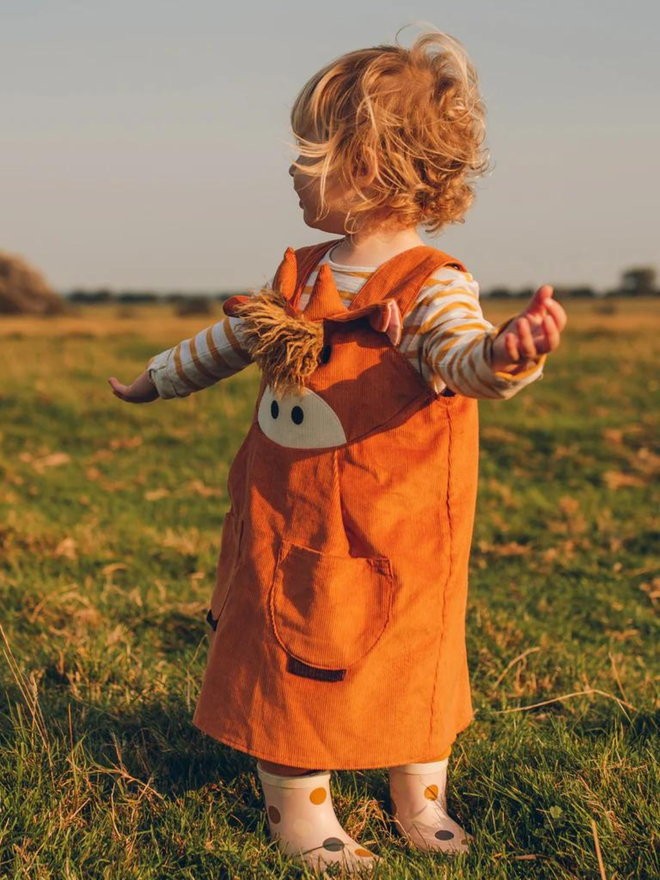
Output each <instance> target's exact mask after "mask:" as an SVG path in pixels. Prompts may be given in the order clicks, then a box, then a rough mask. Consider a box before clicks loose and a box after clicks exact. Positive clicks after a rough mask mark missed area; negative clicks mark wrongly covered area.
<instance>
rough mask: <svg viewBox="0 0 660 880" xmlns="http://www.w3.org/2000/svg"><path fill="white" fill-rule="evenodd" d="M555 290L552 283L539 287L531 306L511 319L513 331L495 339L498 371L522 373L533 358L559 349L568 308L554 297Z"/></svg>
mask: <svg viewBox="0 0 660 880" xmlns="http://www.w3.org/2000/svg"><path fill="white" fill-rule="evenodd" d="M552 293H553V290H552V287H550V285H549V284H544V285H543V287H539V289H538V290H537V291H536V293H535V294H534V296H533V297H532V298H531V300H530V301H529V305H528V306H527V308H526V309H525V310H524V311H522V312H520V314H519V315H517V316H516V317H515V318H512V319H511V321H510V322H509V323H510V324H512V325H513V331H506V332H500V334H499V335H498V336H497V337H496V338H495V340H494V342H493V362H492V367H493V369H494V370H497V371H498V372H503V373H515V372H516V371H517V372H520V371H521V370H524V369H528V368H529V366H530V364H528V363H526V362H527V361H533V360H535V359H536V358H538V357H539V356H540V355H542V354H547V353H548V352H550V351H554V349H555V348H557V346H558V345H559V342H560V339H561V331H562V330H563V329H564V327H565V326H566V321H567V316H566V312H565V311H564V309H563V308H562V307H561V306H560V305H559V303H558V302H557V301H556V300H554V299H553V298H552ZM514 321H515V324H513V322H514Z"/></svg>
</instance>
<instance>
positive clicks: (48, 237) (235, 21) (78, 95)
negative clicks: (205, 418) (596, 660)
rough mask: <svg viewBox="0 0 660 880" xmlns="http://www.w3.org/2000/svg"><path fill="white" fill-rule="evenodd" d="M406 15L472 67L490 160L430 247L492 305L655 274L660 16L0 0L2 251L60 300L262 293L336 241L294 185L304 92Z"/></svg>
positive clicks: (606, 6) (563, 9) (514, 1)
mask: <svg viewBox="0 0 660 880" xmlns="http://www.w3.org/2000/svg"><path fill="white" fill-rule="evenodd" d="M223 8H224V9H228V10H229V11H223ZM415 20H417V21H426V22H429V23H430V24H432V25H434V26H435V27H438V28H441V29H443V30H446V31H448V32H449V33H451V34H453V35H454V36H456V37H458V39H460V40H461V41H462V42H463V43H464V44H465V45H466V47H467V49H468V51H469V52H470V54H471V55H472V58H473V60H474V61H475V63H476V65H477V67H478V70H479V73H480V77H481V83H482V90H483V93H484V97H485V100H486V103H487V107H488V121H489V134H488V142H489V145H490V148H491V151H492V155H493V159H494V171H493V173H492V175H491V176H490V177H489V178H488V179H487V180H485V181H483V182H482V183H481V184H480V186H479V193H478V200H477V204H476V206H475V207H474V208H473V209H472V211H471V212H470V213H469V214H468V216H467V220H466V223H465V224H464V225H462V226H456V227H451V228H450V230H449V231H448V232H447V233H446V234H443V235H442V236H440V237H439V238H434V239H433V240H430V241H431V243H433V244H435V245H436V246H438V247H442V248H443V249H445V250H448V251H450V252H452V253H454V254H455V255H456V256H458V257H460V258H461V259H463V261H464V262H465V263H466V264H467V265H468V266H469V268H470V270H471V271H472V273H473V274H474V275H475V277H477V279H479V280H480V281H481V283H482V286H483V287H484V288H487V287H491V286H493V285H496V284H507V285H511V286H521V285H532V284H537V283H541V282H545V281H548V282H555V283H593V284H595V285H596V286H598V287H605V288H607V287H609V286H612V285H614V284H615V282H616V280H617V277H618V273H619V271H620V269H622V268H624V267H627V266H630V265H635V264H654V265H658V266H660V235H659V232H660V223H659V218H660V172H659V171H658V156H660V118H659V108H660V62H659V60H658V45H659V37H658V34H659V32H660V4H658V3H657V0H629V2H627V3H622V2H620V0H616V2H613V0H572V2H571V0H554V2H548V0H544V2H537V0H498V2H493V0H490V2H488V0H461V2H460V3H458V2H454V3H446V4H442V3H431V2H426V0H410V2H406V3H388V2H385V0H378V2H376V0H364V2H356V0H353V2H345V0H336V2H333V3H329V4H321V3H309V2H294V3H291V2H289V3H287V2H286V0H283V2H282V4H275V5H273V4H266V3H264V2H263V0H256V2H252V3H241V2H237V3H233V4H229V3H220V2H218V0H214V2H208V0H187V2H185V3H184V2H182V0H179V2H171V0H130V2H128V0H113V2H107V0H104V2H97V0H86V2H83V0H77V2H73V0H48V2H46V0H42V2H36V0H3V2H2V4H1V5H0V101H1V104H2V127H1V129H0V250H8V251H11V252H16V253H21V254H23V255H24V256H25V257H27V258H28V259H29V260H30V261H32V262H33V263H34V264H35V265H37V266H38V267H39V268H41V269H42V270H43V271H44V272H45V273H46V275H47V277H48V278H49V279H50V280H51V282H52V283H53V284H54V285H55V286H56V287H58V288H59V289H62V290H64V289H68V288H71V287H72V286H75V285H82V286H87V287H93V286H100V285H111V286H113V287H131V288H136V287H147V288H151V289H159V290H173V289H187V290H217V289H228V288H239V287H242V286H255V285H258V284H260V283H261V282H262V281H263V280H264V279H265V278H266V277H268V276H269V275H271V274H272V272H273V271H274V268H275V267H276V264H277V261H278V260H279V258H280V257H281V254H282V253H283V251H284V249H285V248H286V247H287V246H288V245H293V246H294V247H300V246H302V245H305V244H310V243H312V242H315V241H320V240H322V239H323V238H326V237H327V236H325V235H324V234H321V233H318V232H315V231H314V230H310V229H308V228H307V227H306V226H305V225H304V224H303V222H302V219H301V214H300V209H299V207H298V202H297V199H296V198H295V196H294V194H293V191H292V189H291V182H290V178H289V177H288V174H287V168H288V165H289V162H290V155H291V154H290V151H289V150H288V148H287V147H286V145H285V142H286V141H287V139H288V138H289V130H288V113H289V108H290V106H291V103H292V101H293V99H294V97H295V95H296V93H297V91H298V90H299V88H300V87H301V86H302V84H303V83H304V82H305V80H306V79H307V78H308V77H309V76H310V75H311V74H312V73H314V72H315V70H317V69H318V68H319V67H320V66H321V65H323V64H325V63H326V62H328V61H329V60H331V59H332V58H334V57H336V56H338V55H340V54H342V53H343V52H346V51H349V50H352V49H356V48H361V47H364V46H370V45H375V44H378V43H383V42H392V41H393V40H394V36H395V33H396V31H397V29H398V28H399V27H401V26H402V25H404V24H406V23H408V22H413V21H415ZM413 34H414V29H409V30H408V31H406V32H404V34H403V35H402V36H401V37H400V39H401V40H402V41H403V42H409V41H410V40H411V39H412V36H413Z"/></svg>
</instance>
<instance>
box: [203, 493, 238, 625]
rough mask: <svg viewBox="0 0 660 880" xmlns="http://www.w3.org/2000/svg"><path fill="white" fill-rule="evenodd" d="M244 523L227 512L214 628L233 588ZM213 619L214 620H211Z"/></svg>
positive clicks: (214, 599) (213, 603)
mask: <svg viewBox="0 0 660 880" xmlns="http://www.w3.org/2000/svg"><path fill="white" fill-rule="evenodd" d="M241 532H242V524H241V523H240V522H239V520H238V517H237V516H236V514H235V513H234V512H233V511H232V510H230V511H229V512H228V513H227V514H225V519H224V522H223V525H222V540H221V542H220V555H219V557H218V566H217V569H216V576H215V589H214V590H213V595H212V597H211V610H210V612H209V618H208V619H209V622H210V623H211V626H212V627H213V629H215V625H216V624H217V622H218V619H219V617H220V615H221V614H222V612H223V610H224V607H225V605H226V604H227V599H228V597H229V593H230V590H231V583H232V580H233V578H234V573H235V572H236V567H237V565H238V559H239V554H240V549H241ZM211 621H212V622H211Z"/></svg>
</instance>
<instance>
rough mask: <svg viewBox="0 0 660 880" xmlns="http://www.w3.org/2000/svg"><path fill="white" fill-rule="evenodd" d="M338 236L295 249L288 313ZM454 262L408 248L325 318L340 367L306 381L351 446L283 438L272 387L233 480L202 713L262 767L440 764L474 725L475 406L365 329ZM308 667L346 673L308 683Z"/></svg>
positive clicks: (286, 277) (287, 279)
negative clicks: (469, 635)
mask: <svg viewBox="0 0 660 880" xmlns="http://www.w3.org/2000/svg"><path fill="white" fill-rule="evenodd" d="M335 241H336V239H335V240H333V241H330V242H324V243H323V244H321V245H316V246H312V247H311V248H302V249H300V250H299V251H296V252H295V254H294V253H293V251H291V249H289V250H288V251H287V254H286V255H285V259H284V260H283V262H282V264H281V266H280V269H279V270H278V275H277V276H276V282H277V283H282V285H284V286H285V287H287V288H288V290H289V298H290V302H291V303H292V304H293V305H295V303H296V302H297V299H298V297H299V294H300V291H301V290H302V288H303V286H304V284H305V281H306V279H307V277H308V276H309V274H310V273H311V271H312V270H313V269H314V267H315V266H316V264H317V263H318V260H319V259H320V258H321V257H322V255H323V254H324V253H325V252H326V251H327V250H328V249H329V248H330V247H331V246H332V245H333V244H334V243H335ZM444 265H456V266H458V267H459V268H460V263H458V262H457V261H456V260H454V259H453V258H451V257H449V256H448V255H447V254H443V253H442V252H441V251H438V250H436V249H434V248H427V247H419V248H413V249H411V250H410V251H405V252H404V253H402V254H400V255H398V256H397V257H395V258H393V259H392V260H389V261H388V262H387V263H385V264H383V266H381V267H380V268H379V269H378V270H377V271H376V272H375V273H374V275H373V276H372V277H371V278H370V279H369V280H368V281H367V282H366V283H365V285H364V286H363V288H362V289H361V291H360V294H359V295H358V296H357V297H356V298H355V300H354V301H353V303H352V304H351V308H350V309H349V310H347V311H348V312H349V314H336V315H334V314H333V315H331V316H330V317H329V319H328V320H325V321H324V332H325V343H326V346H329V349H328V351H329V357H326V358H323V359H322V360H321V363H320V364H319V367H318V369H317V371H316V372H315V373H314V374H313V376H312V378H311V379H310V380H309V381H308V383H307V387H308V388H309V389H310V391H312V392H314V394H315V395H316V396H317V397H320V398H321V399H322V401H323V402H324V404H327V405H328V406H329V407H331V409H332V410H333V411H334V413H335V414H336V415H337V416H338V418H339V421H340V423H341V427H342V428H343V431H344V434H345V438H346V442H344V443H341V444H340V445H334V446H330V447H326V448H289V447H285V446H282V445H280V444H279V443H277V442H274V441H273V440H272V439H270V438H269V437H268V436H266V434H265V433H264V431H263V430H262V428H261V427H260V424H259V418H258V413H259V405H260V403H261V400H262V397H263V396H264V394H266V393H267V386H266V383H265V381H264V380H262V383H261V387H260V390H259V395H258V398H257V403H256V407H255V414H254V419H253V422H252V425H251V427H250V430H249V432H248V435H247V437H246V438H245V440H244V442H243V444H242V446H241V448H240V449H239V451H238V453H237V455H236V458H235V459H234V462H233V463H232V466H231V469H230V473H229V481H228V482H229V485H228V488H229V496H230V500H231V509H230V511H229V513H228V514H227V516H226V519H225V524H224V528H223V535H222V542H221V550H220V558H219V561H218V570H217V579H216V587H215V590H214V593H213V596H212V600H211V616H212V619H213V621H214V623H215V626H216V631H215V635H214V636H213V640H212V644H211V648H210V652H209V658H208V664H207V669H206V672H205V675H204V680H203V684H202V690H201V694H200V698H199V701H198V704H197V708H196V711H195V716H194V719H193V720H194V723H195V724H196V725H197V726H198V727H199V728H200V729H201V730H203V731H205V732H206V733H208V734H210V735H211V736H213V737H215V738H216V739H218V740H220V741H221V742H224V743H226V744H227V745H230V746H232V747H234V748H236V749H239V750H241V751H244V752H247V753H248V754H251V755H254V756H255V757H257V758H262V759H263V760H267V761H273V762H277V763H281V764H287V765H290V766H294V767H305V768H309V767H328V768H332V769H337V770H341V769H359V768H363V769H368V768H375V767H391V766H396V765H401V764H407V763H411V762H427V761H433V760H437V756H438V755H440V754H444V752H445V751H446V750H447V749H448V748H449V747H450V745H451V743H452V742H453V741H454V739H455V737H456V735H457V733H458V732H459V731H461V730H462V729H464V728H465V727H466V726H467V725H468V724H469V722H470V720H471V718H472V714H473V713H472V704H471V699H470V687H469V679H468V668H467V657H466V649H465V607H466V599H467V584H468V560H469V553H470V545H471V540H472V529H473V521H474V511H475V502H476V492H477V469H478V410H477V401H476V400H475V399H473V398H467V397H463V396H460V395H455V396H452V397H446V396H441V395H437V394H436V393H435V392H434V391H433V390H432V389H431V388H430V387H429V386H428V385H427V383H425V382H424V380H423V379H422V377H421V376H420V375H419V373H418V372H417V371H416V370H415V369H414V368H413V367H412V366H411V365H410V363H409V362H408V361H407V360H406V359H405V358H404V357H403V356H402V355H401V354H400V353H399V352H398V350H397V349H396V348H395V347H394V346H393V345H392V343H391V342H390V341H389V339H388V338H387V336H386V334H385V333H384V332H377V331H376V330H374V329H373V326H372V324H371V323H370V320H369V317H368V316H369V312H370V311H371V309H372V308H373V309H378V308H380V307H381V306H382V302H383V300H384V299H389V298H393V299H395V300H396V302H397V303H398V306H399V308H400V310H401V313H402V314H403V315H405V313H406V311H407V309H409V308H410V307H411V305H412V303H413V302H414V300H415V297H416V295H417V293H418V292H419V290H420V288H421V286H422V284H423V283H424V281H425V280H426V279H427V278H428V277H429V276H430V275H431V273H432V272H433V271H435V270H436V269H437V268H439V267H440V266H444ZM320 274H321V273H319V275H320ZM330 274H331V273H330ZM324 279H325V280H324V281H322V282H320V283H321V285H323V284H326V285H327V283H329V282H328V279H327V274H324ZM274 284H275V283H274ZM321 301H323V302H325V303H332V302H334V299H333V296H332V292H331V291H330V293H328V291H327V290H326V291H325V292H323V291H320V292H319V293H318V297H317V306H316V308H317V310H318V308H319V303H320V302H321ZM313 302H314V295H312V298H310V302H309V307H310V308H313V305H312V304H313ZM358 310H360V316H359V317H356V316H353V315H352V314H350V313H351V312H353V311H356V312H357V311H358ZM291 658H294V659H295V661H297V663H296V664H294V665H293V668H294V669H298V673H297V674H294V673H293V672H292V671H290V669H291V666H290V659H291ZM305 666H307V667H311V668H312V669H313V670H332V671H333V672H336V671H337V670H343V671H344V674H343V675H339V674H332V675H325V676H324V675H320V676H317V675H309V677H307V676H306V675H305V674H304V669H305ZM288 667H289V668H288ZM300 670H303V674H300Z"/></svg>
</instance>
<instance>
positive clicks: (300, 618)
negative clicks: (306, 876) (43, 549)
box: [109, 31, 566, 873]
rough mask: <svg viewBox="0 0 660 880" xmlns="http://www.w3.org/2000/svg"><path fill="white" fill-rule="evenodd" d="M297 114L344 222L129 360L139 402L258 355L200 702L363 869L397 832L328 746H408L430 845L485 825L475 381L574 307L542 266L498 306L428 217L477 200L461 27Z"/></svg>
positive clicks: (332, 855) (346, 67)
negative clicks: (504, 317)
mask: <svg viewBox="0 0 660 880" xmlns="http://www.w3.org/2000/svg"><path fill="white" fill-rule="evenodd" d="M291 122H292V128H293V132H294V134H295V136H296V140H297V144H298V151H299V153H300V155H299V156H298V158H297V160H296V161H294V162H293V164H292V165H291V168H290V169H289V173H290V175H291V177H292V182H293V187H294V189H295V191H296V194H297V196H298V197H299V199H300V207H301V209H302V211H303V219H304V221H305V223H306V224H307V225H308V226H310V227H312V228H314V229H319V230H322V231H323V232H326V233H331V234H333V235H334V236H335V237H333V238H332V239H329V240H327V241H323V242H322V243H320V244H318V245H313V246H310V247H303V248H299V249H298V250H295V251H294V250H293V249H291V248H289V249H287V250H286V252H285V254H284V258H283V260H282V262H281V263H280V265H279V267H278V268H277V272H276V273H275V275H274V276H273V277H272V278H271V279H270V281H269V282H268V283H267V284H266V285H265V286H264V287H262V288H261V289H259V290H255V291H252V292H251V293H250V295H245V296H235V297H232V298H230V299H229V300H228V301H227V302H226V303H225V304H224V312H225V317H224V319H223V320H222V321H219V322H217V323H215V324H213V325H212V326H210V327H208V328H207V329H204V330H202V331H201V332H200V333H198V334H197V335H196V336H194V337H193V338H191V339H187V340H185V341H182V342H180V343H179V344H178V345H176V346H175V347H174V348H171V349H168V350H167V351H164V352H162V353H161V354H158V355H156V357H154V358H152V359H151V361H150V362H149V364H148V365H147V368H146V370H145V371H144V372H143V373H142V375H140V376H139V377H138V378H137V379H136V380H135V381H134V382H133V383H132V384H131V385H128V386H126V385H123V384H122V383H120V382H119V381H118V380H117V379H116V378H114V377H113V378H111V379H110V380H109V381H110V384H111V386H112V388H113V391H114V393H115V394H116V395H117V396H118V397H120V398H121V399H122V400H126V401H129V402H133V403H142V402H146V401H151V400H155V399H156V398H158V397H160V398H163V399H168V398H176V397H186V396H188V395H189V394H192V393H194V392H196V391H199V390H201V389H202V388H207V387H209V386H211V385H213V384H214V383H215V382H217V381H218V380H219V379H224V378H227V377H228V376H231V375H233V374H234V373H237V372H238V371H239V370H242V369H243V368H244V367H245V366H247V365H248V364H250V363H252V362H254V363H256V364H257V365H258V366H259V368H260V369H261V384H260V388H259V392H258V396H257V400H256V406H255V410H254V417H253V420H252V424H251V426H250V429H249V431H248V434H247V436H246V438H245V440H244V442H243V444H242V446H241V447H240V449H239V451H238V453H237V455H236V458H235V459H234V461H233V463H232V466H231V469H230V473H229V478H228V491H229V498H230V509H229V512H228V513H227V514H226V518H225V522H224V526H223V531H222V539H221V546H220V558H219V561H218V568H217V576H216V580H215V589H214V590H213V595H212V597H211V602H210V609H209V612H208V617H207V620H208V623H209V625H210V633H211V645H210V650H209V657H208V663H207V668H206V672H205V675H204V680H203V683H202V688H201V694H200V697H199V701H198V704H197V708H196V711H195V715H194V719H193V720H194V723H195V724H196V725H197V726H198V727H199V728H200V729H201V730H203V731H205V732H206V733H208V734H210V735H211V736H213V737H215V738H216V739H218V740H219V741H220V742H222V743H225V744H227V745H229V746H231V747H233V748H235V749H238V750H240V751H243V752H246V753H247V754H249V755H252V756H254V757H255V758H256V759H258V760H257V763H256V770H257V773H258V776H259V779H260V782H261V785H262V789H263V795H264V801H265V805H266V808H267V815H268V821H269V826H270V831H271V835H272V837H273V839H274V840H276V841H277V845H278V846H279V847H280V848H281V849H282V851H283V852H284V853H287V854H289V855H291V856H293V857H295V858H296V859H298V860H300V861H302V862H304V863H305V864H307V865H309V866H312V867H314V868H317V869H320V870H325V868H326V867H327V866H328V865H331V864H333V863H336V862H340V863H341V864H342V865H343V866H344V868H345V869H346V870H347V871H348V872H349V873H351V872H358V871H360V870H361V869H370V868H372V867H373V865H374V864H375V863H376V862H377V861H378V859H379V857H378V856H377V855H376V854H375V853H372V852H371V851H370V850H368V849H366V848H365V847H364V846H362V845H361V844H360V842H359V841H356V840H354V839H353V838H351V837H350V836H349V835H348V834H347V833H346V831H345V830H344V829H343V828H342V826H341V824H340V823H339V821H338V819H337V817H336V815H335V813H334V810H333V806H332V799H331V794H330V789H329V780H330V772H331V770H333V769H334V770H342V769H346V770H349V769H358V768H362V769H367V768H381V767H382V768H385V767H387V768H389V780H390V792H391V808H392V814H393V816H394V821H395V824H396V827H397V828H398V829H399V831H400V832H401V833H402V834H403V835H404V836H405V838H406V839H407V840H408V841H409V842H410V844H411V845H412V846H415V847H418V848H420V849H423V850H440V851H443V852H460V851H465V850H467V849H468V847H469V840H470V837H469V835H468V834H467V833H466V832H465V831H464V830H463V828H461V827H460V826H459V825H458V824H457V823H456V822H455V821H454V820H453V819H452V818H451V817H450V816H449V814H448V812H447V803H446V796H445V790H446V777H447V762H448V757H449V754H450V750H451V745H452V743H453V741H454V740H455V738H456V735H457V734H458V733H459V732H460V731H461V730H463V729H464V728H465V727H466V726H467V725H468V724H469V723H470V720H471V718H472V705H471V700H470V688H469V681H468V667H467V658H466V650H465V607H466V597H467V575H468V558H469V552H470V543H471V538H472V528H473V518H474V510H475V501H476V492H477V464H478V416H477V401H478V399H485V398H492V399H508V398H510V397H512V396H513V395H514V394H517V393H518V392H519V391H520V390H521V389H522V388H524V387H525V386H526V385H529V384H530V383H532V382H534V381H536V380H537V379H539V378H540V377H541V375H542V370H543V364H544V361H545V359H546V356H547V353H548V352H550V351H551V350H553V349H555V348H556V347H557V345H558V344H559V340H560V333H561V331H562V329H563V327H564V325H565V323H566V315H565V312H564V310H563V309H562V307H561V306H560V305H559V304H558V303H557V302H556V301H555V300H554V299H553V298H552V293H553V291H552V288H550V287H548V286H544V287H541V288H540V289H539V290H538V291H537V292H536V294H535V295H534V296H533V297H532V299H531V301H530V302H529V304H528V305H527V306H526V308H525V309H524V310H523V311H521V312H520V314H518V315H516V316H514V317H513V318H511V319H510V320H509V321H507V322H505V323H504V324H502V325H499V326H493V325H492V324H490V323H489V322H488V321H487V320H486V319H485V318H484V316H483V314H482V311H481V308H480V305H479V292H478V287H477V283H476V282H475V281H474V279H473V278H472V276H471V275H470V274H469V273H468V272H467V271H466V268H465V267H464V266H463V264H462V263H461V262H460V261H459V260H457V259H455V258H453V257H451V256H449V255H448V254H445V253H443V252H442V251H440V250H437V249H435V248H433V247H428V246H426V245H424V242H423V241H422V239H421V238H420V236H419V234H418V229H419V228H420V227H421V228H423V229H426V230H427V231H429V232H438V231H439V230H440V229H442V228H443V227H444V226H445V225H446V224H447V223H450V222H456V221H460V220H461V219H462V218H463V215H464V214H465V212H466V211H467V209H468V207H469V205H470V203H471V201H472V197H473V192H472V188H471V183H472V181H473V179H474V178H475V177H476V176H478V175H479V174H481V173H483V171H484V170H485V166H486V158H485V151H484V149H483V130H484V125H483V107H482V104H481V100H480V97H479V93H478V90H477V78H476V74H475V71H474V68H473V66H472V64H471V63H470V61H469V59H468V58H467V57H466V55H465V52H464V50H463V49H462V47H461V46H460V44H459V43H457V42H456V41H455V40H454V39H452V38H451V37H449V36H447V35H445V34H442V33H440V32H434V31H432V32H427V33H425V34H422V35H421V36H420V37H419V38H418V39H417V40H416V41H415V43H414V45H413V46H412V47H411V48H410V49H406V48H403V47H401V46H400V45H398V44H397V45H393V46H389V45H384V46H376V47H374V48H370V49H365V50H362V51H355V52H350V53H348V54H346V55H344V56H342V57H341V58H339V59H337V60H336V61H333V62H332V63H331V64H329V65H327V66H326V67H324V68H323V69H322V70H320V71H319V72H318V73H317V74H316V75H315V76H313V77H312V78H311V79H310V81H309V82H308V83H307V84H306V85H305V86H304V88H303V89H302V91H301V92H300V94H299V95H298V97H297V99H296V101H295V103H294V105H293V109H292V114H291ZM337 236H338V237H337Z"/></svg>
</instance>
